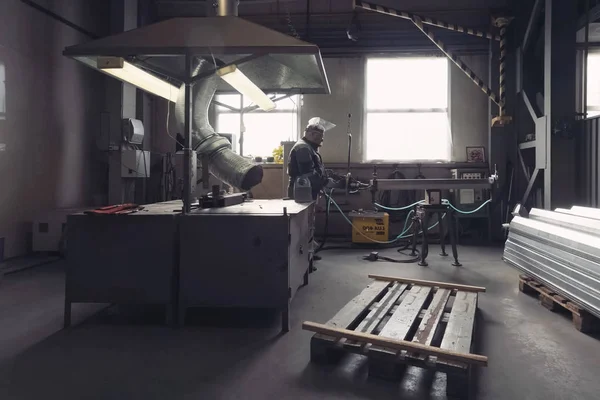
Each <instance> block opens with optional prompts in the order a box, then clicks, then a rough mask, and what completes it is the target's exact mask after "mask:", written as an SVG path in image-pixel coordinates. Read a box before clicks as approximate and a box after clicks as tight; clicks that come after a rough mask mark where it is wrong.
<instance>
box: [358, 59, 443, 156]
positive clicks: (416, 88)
mask: <svg viewBox="0 0 600 400" xmlns="http://www.w3.org/2000/svg"><path fill="white" fill-rule="evenodd" d="M365 110H366V113H365V147H366V153H365V155H366V157H365V158H366V160H389V161H412V160H443V161H448V160H450V150H451V149H450V145H451V137H450V126H449V121H448V61H447V59H446V58H437V57H428V58H414V57H399V58H398V57H396V58H370V59H368V60H367V73H366V104H365Z"/></svg>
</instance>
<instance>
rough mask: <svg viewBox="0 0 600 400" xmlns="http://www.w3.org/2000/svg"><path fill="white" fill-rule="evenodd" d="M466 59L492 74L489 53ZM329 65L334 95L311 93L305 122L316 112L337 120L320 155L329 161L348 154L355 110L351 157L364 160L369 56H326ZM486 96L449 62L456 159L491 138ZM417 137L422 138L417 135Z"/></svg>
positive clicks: (478, 69)
mask: <svg viewBox="0 0 600 400" xmlns="http://www.w3.org/2000/svg"><path fill="white" fill-rule="evenodd" d="M463 60H464V61H465V63H466V64H467V65H468V66H469V67H471V68H472V69H473V70H474V71H475V73H477V74H478V75H479V77H480V78H481V79H483V81H484V82H485V81H487V77H488V56H485V55H483V56H467V57H464V58H463ZM325 69H326V71H327V77H328V78H329V84H330V86H331V95H329V96H327V95H306V96H304V102H303V106H302V124H301V127H302V126H306V124H307V122H308V120H309V119H310V118H311V117H313V116H319V117H322V118H325V119H326V120H329V121H331V122H333V123H335V124H337V125H338V126H337V127H336V128H335V129H334V130H332V131H330V132H328V133H327V134H326V136H325V143H324V145H323V147H322V148H321V155H322V156H323V159H324V161H326V162H345V161H346V159H347V137H348V136H347V125H348V114H349V113H351V114H352V123H351V130H352V140H353V142H352V143H353V144H352V146H353V149H352V161H353V162H361V161H362V160H363V146H362V143H363V112H364V109H363V101H364V94H365V88H364V86H365V60H364V59H363V58H326V59H325ZM487 100H488V98H487V96H486V94H485V93H483V91H481V89H479V88H478V87H477V86H476V85H475V84H474V83H473V82H472V81H471V80H470V79H469V78H468V77H467V76H466V75H465V74H464V73H463V72H462V71H461V70H459V69H458V68H457V67H456V66H455V65H454V64H452V65H451V66H450V120H451V130H452V141H453V146H452V161H466V149H465V148H466V146H486V147H487V143H488V124H489V121H490V118H489V116H488V103H487ZM415 140H418V138H416V139H415Z"/></svg>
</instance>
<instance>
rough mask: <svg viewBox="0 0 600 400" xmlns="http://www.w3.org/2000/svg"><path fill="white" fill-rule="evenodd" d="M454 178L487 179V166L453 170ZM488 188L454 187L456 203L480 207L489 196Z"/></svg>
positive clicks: (457, 204)
mask: <svg viewBox="0 0 600 400" xmlns="http://www.w3.org/2000/svg"><path fill="white" fill-rule="evenodd" d="M451 173H452V179H469V180H477V179H486V178H487V175H488V173H487V168H460V169H453V170H451ZM488 191H489V190H488V189H484V188H469V189H453V190H452V193H453V198H454V204H455V205H456V206H468V207H473V208H475V207H478V206H480V205H481V204H482V203H483V202H484V201H485V200H487V198H488V197H489V195H488Z"/></svg>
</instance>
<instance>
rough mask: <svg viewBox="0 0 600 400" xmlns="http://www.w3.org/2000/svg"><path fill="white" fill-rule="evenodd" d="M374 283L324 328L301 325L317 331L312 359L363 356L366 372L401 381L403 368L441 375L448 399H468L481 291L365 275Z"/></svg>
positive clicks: (477, 360) (477, 361)
mask: <svg viewBox="0 0 600 400" xmlns="http://www.w3.org/2000/svg"><path fill="white" fill-rule="evenodd" d="M369 277H371V278H373V279H375V280H374V281H373V282H372V283H371V284H370V285H369V286H367V288H366V289H364V290H363V291H362V292H361V293H360V294H359V295H358V296H356V297H355V298H354V299H352V300H351V301H350V302H349V303H348V304H346V306H344V307H343V308H342V309H341V310H340V311H339V312H338V313H337V314H336V315H335V316H334V317H333V318H332V319H330V320H329V321H328V322H327V323H325V324H317V323H314V322H305V323H304V324H303V328H304V329H306V330H310V331H313V332H316V334H315V335H314V336H313V337H312V340H311V360H312V361H315V362H335V361H336V360H338V359H339V358H340V357H341V356H343V355H345V354H347V353H358V354H364V355H366V356H367V357H368V362H369V374H370V375H372V376H377V377H382V378H386V379H398V378H400V377H401V375H402V373H403V371H404V368H405V367H406V366H407V365H412V366H418V367H422V368H427V369H432V370H435V371H441V372H445V373H447V375H448V379H447V382H448V383H447V393H448V396H450V397H467V396H468V393H469V388H470V386H471V382H470V381H471V370H472V366H476V365H479V366H486V365H487V357H484V356H481V355H477V354H473V353H472V350H473V342H474V340H473V334H474V330H475V314H476V309H477V299H478V293H479V292H484V291H485V288H482V287H475V286H466V285H455V284H451V283H444V282H431V281H422V280H413V279H405V278H395V277H385V276H376V275H370V276H369Z"/></svg>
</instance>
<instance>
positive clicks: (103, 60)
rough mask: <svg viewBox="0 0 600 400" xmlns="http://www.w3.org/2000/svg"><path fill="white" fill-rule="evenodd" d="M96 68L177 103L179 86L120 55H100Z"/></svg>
mask: <svg viewBox="0 0 600 400" xmlns="http://www.w3.org/2000/svg"><path fill="white" fill-rule="evenodd" d="M96 68H98V69H99V70H100V71H102V72H104V73H105V74H108V75H110V76H112V77H114V78H117V79H119V80H121V81H123V82H127V83H130V84H132V85H133V86H135V87H137V88H139V89H142V90H144V91H146V92H148V93H152V94H155V95H157V96H160V97H162V98H163V99H167V100H169V101H172V102H173V103H177V97H178V96H179V88H178V87H177V86H174V85H171V84H170V83H169V82H166V81H163V80H162V79H160V78H157V77H156V76H154V75H152V74H150V73H148V72H146V71H144V70H143V69H141V68H138V67H136V66H135V65H133V64H131V63H128V62H127V61H124V60H123V59H122V58H118V57H98V60H97V63H96Z"/></svg>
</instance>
